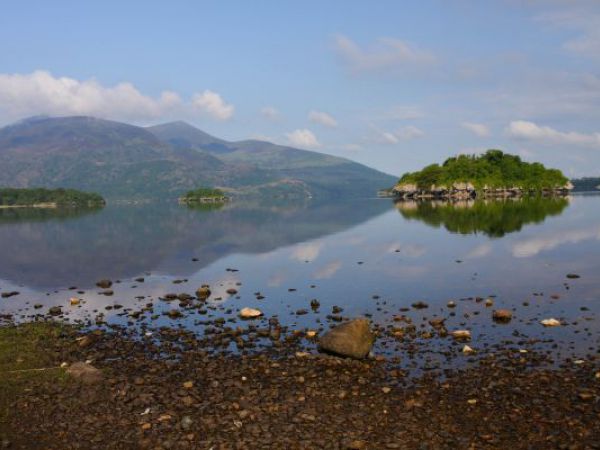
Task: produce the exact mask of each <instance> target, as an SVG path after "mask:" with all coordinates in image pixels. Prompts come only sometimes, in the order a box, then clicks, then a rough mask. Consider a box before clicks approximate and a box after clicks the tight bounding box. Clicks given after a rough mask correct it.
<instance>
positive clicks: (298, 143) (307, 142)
mask: <svg viewBox="0 0 600 450" xmlns="http://www.w3.org/2000/svg"><path fill="white" fill-rule="evenodd" d="M285 136H286V138H287V140H288V142H289V143H290V145H293V146H295V147H304V148H316V147H320V146H321V143H320V142H319V140H318V139H317V137H316V136H315V135H314V133H313V132H312V131H310V130H307V129H299V130H294V131H292V132H290V133H286V134H285Z"/></svg>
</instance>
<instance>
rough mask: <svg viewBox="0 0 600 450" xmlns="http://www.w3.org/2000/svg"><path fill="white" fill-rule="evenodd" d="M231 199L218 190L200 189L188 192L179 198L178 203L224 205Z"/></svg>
mask: <svg viewBox="0 0 600 450" xmlns="http://www.w3.org/2000/svg"><path fill="white" fill-rule="evenodd" d="M230 200H231V199H230V198H229V197H227V196H226V195H225V193H224V192H223V191H222V190H220V189H214V188H206V187H201V188H198V189H194V190H193V191H188V192H187V193H186V194H185V195H184V196H183V197H180V198H179V202H180V203H186V204H197V203H226V202H228V201H230Z"/></svg>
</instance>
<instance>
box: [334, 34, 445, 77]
mask: <svg viewBox="0 0 600 450" xmlns="http://www.w3.org/2000/svg"><path fill="white" fill-rule="evenodd" d="M334 50H335V52H336V53H337V55H338V57H339V58H340V60H341V61H342V62H343V63H344V64H345V65H346V66H347V67H348V68H349V69H350V70H351V71H352V72H355V73H358V72H387V73H390V72H391V73H402V72H407V71H412V70H414V69H415V68H417V67H423V66H429V65H431V64H432V63H434V62H435V57H434V56H433V55H432V54H431V53H429V52H427V51H425V50H421V49H419V48H417V47H415V46H413V45H411V44H409V43H407V42H405V41H402V40H400V39H394V38H379V39H378V40H377V42H376V43H375V45H373V46H372V47H370V48H368V49H363V48H361V47H360V46H359V45H358V44H356V43H355V42H354V41H352V40H351V39H350V38H348V37H346V36H343V35H337V36H335V37H334Z"/></svg>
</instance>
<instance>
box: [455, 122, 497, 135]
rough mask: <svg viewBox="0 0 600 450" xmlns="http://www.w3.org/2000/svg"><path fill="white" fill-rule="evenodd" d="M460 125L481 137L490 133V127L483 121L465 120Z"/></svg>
mask: <svg viewBox="0 0 600 450" xmlns="http://www.w3.org/2000/svg"><path fill="white" fill-rule="evenodd" d="M460 126H461V127H463V128H464V129H465V130H468V131H470V132H471V133H473V134H475V135H476V136H479V137H487V136H489V135H490V129H489V128H488V127H487V125H484V124H482V123H474V122H463V123H461V124H460Z"/></svg>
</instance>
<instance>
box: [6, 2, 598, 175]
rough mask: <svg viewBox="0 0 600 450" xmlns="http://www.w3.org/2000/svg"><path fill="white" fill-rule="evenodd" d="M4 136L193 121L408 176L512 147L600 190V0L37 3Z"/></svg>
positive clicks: (19, 32) (25, 11) (16, 33)
mask: <svg viewBox="0 0 600 450" xmlns="http://www.w3.org/2000/svg"><path fill="white" fill-rule="evenodd" d="M0 55H1V56H0V126H4V125H7V124H9V123H12V122H15V121H17V120H20V119H23V118H25V117H29V116H33V115H52V116H66V115H91V116H96V117H101V118H106V119H112V120H119V121H125V122H128V123H132V124H137V125H152V124H156V123H161V122H166V121H171V120H185V121H187V122H189V123H191V124H193V125H195V126H198V127H199V128H201V129H202V130H204V131H206V132H208V133H210V134H214V135H216V136H218V137H221V138H225V139H228V140H241V139H248V138H254V139H263V140H269V141H272V142H275V143H278V144H285V145H292V146H295V147H299V148H304V149H309V150H315V151H320V152H324V153H329V154H333V155H337V156H342V157H346V158H349V159H353V160H355V161H358V162H361V163H364V164H367V165H369V166H371V167H375V168H377V169H379V170H382V171H384V172H387V173H391V174H394V175H398V176H399V175H401V174H403V173H404V172H407V171H412V170H417V169H420V168H421V167H422V166H424V165H427V164H430V163H432V162H440V163H441V162H443V161H444V160H445V159H446V158H447V157H450V156H453V155H456V154H460V153H468V154H472V153H480V152H482V151H484V150H486V149H488V148H500V149H502V150H504V151H506V152H509V153H515V154H519V155H520V156H521V157H522V158H523V159H524V160H526V161H541V162H543V163H545V164H547V165H549V166H552V167H557V168H559V169H561V170H563V171H564V172H565V173H566V174H567V175H569V176H572V177H578V176H593V175H595V176H600V1H595V0H419V1H416V0H415V1H405V2H399V1H384V0H379V1H352V0H344V1H334V0H328V1H326V2H324V1H310V0H303V1H301V2H298V1H295V2H292V1H281V0H279V1H275V0H274V1H266V0H254V1H251V2H249V1H225V0H221V1H178V0H171V1H169V2H159V1H149V0H145V1H143V2H142V1H132V0H130V1H127V2H125V1H123V0H121V1H112V0H103V1H87V2H81V1H75V0H73V1H61V0H53V1H51V2H48V1H45V0H44V1H27V0H22V1H19V2H3V4H2V13H1V14H0Z"/></svg>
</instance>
